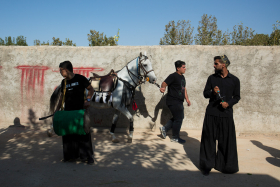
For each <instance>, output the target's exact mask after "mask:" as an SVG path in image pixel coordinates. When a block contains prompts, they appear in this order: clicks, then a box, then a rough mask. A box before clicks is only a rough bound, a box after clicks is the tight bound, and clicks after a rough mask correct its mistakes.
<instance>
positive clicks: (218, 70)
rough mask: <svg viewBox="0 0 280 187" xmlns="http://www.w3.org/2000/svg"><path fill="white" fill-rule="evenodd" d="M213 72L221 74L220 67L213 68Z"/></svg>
mask: <svg viewBox="0 0 280 187" xmlns="http://www.w3.org/2000/svg"><path fill="white" fill-rule="evenodd" d="M214 71H215V74H221V72H222V70H221V69H214Z"/></svg>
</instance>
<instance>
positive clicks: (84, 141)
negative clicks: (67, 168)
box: [62, 133, 93, 160]
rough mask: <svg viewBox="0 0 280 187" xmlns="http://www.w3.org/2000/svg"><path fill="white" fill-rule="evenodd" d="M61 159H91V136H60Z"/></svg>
mask: <svg viewBox="0 0 280 187" xmlns="http://www.w3.org/2000/svg"><path fill="white" fill-rule="evenodd" d="M62 143H63V158H64V160H69V159H77V158H81V159H88V158H92V155H93V150H92V143H91V135H90V133H89V134H86V135H77V134H71V135H65V136H62Z"/></svg>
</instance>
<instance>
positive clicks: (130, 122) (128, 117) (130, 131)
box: [120, 108, 134, 143]
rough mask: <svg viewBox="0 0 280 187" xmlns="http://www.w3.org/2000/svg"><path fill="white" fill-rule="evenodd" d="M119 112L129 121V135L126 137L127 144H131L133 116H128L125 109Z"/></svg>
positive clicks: (128, 113)
mask: <svg viewBox="0 0 280 187" xmlns="http://www.w3.org/2000/svg"><path fill="white" fill-rule="evenodd" d="M120 112H121V113H122V114H124V115H125V116H126V117H127V119H128V120H129V135H128V140H127V143H131V142H132V138H133V131H134V127H133V116H132V115H131V114H130V112H129V111H128V110H127V108H122V109H121V110H120Z"/></svg>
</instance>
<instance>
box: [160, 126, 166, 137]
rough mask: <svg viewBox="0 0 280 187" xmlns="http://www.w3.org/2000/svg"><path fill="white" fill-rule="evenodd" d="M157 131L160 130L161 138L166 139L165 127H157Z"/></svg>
mask: <svg viewBox="0 0 280 187" xmlns="http://www.w3.org/2000/svg"><path fill="white" fill-rule="evenodd" d="M159 130H160V133H161V135H162V137H163V138H164V139H165V138H166V132H165V127H159Z"/></svg>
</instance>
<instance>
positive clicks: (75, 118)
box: [53, 110, 86, 136]
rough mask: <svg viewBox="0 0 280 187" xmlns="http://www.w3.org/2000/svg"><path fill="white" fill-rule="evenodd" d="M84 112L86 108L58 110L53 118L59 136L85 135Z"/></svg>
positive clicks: (55, 130)
mask: <svg viewBox="0 0 280 187" xmlns="http://www.w3.org/2000/svg"><path fill="white" fill-rule="evenodd" d="M84 114H85V110H72V111H57V112H56V113H55V114H54V119H53V129H54V132H55V133H56V134H57V135H58V136H64V135H68V134H78V135H85V134H86V133H85V130H84Z"/></svg>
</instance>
